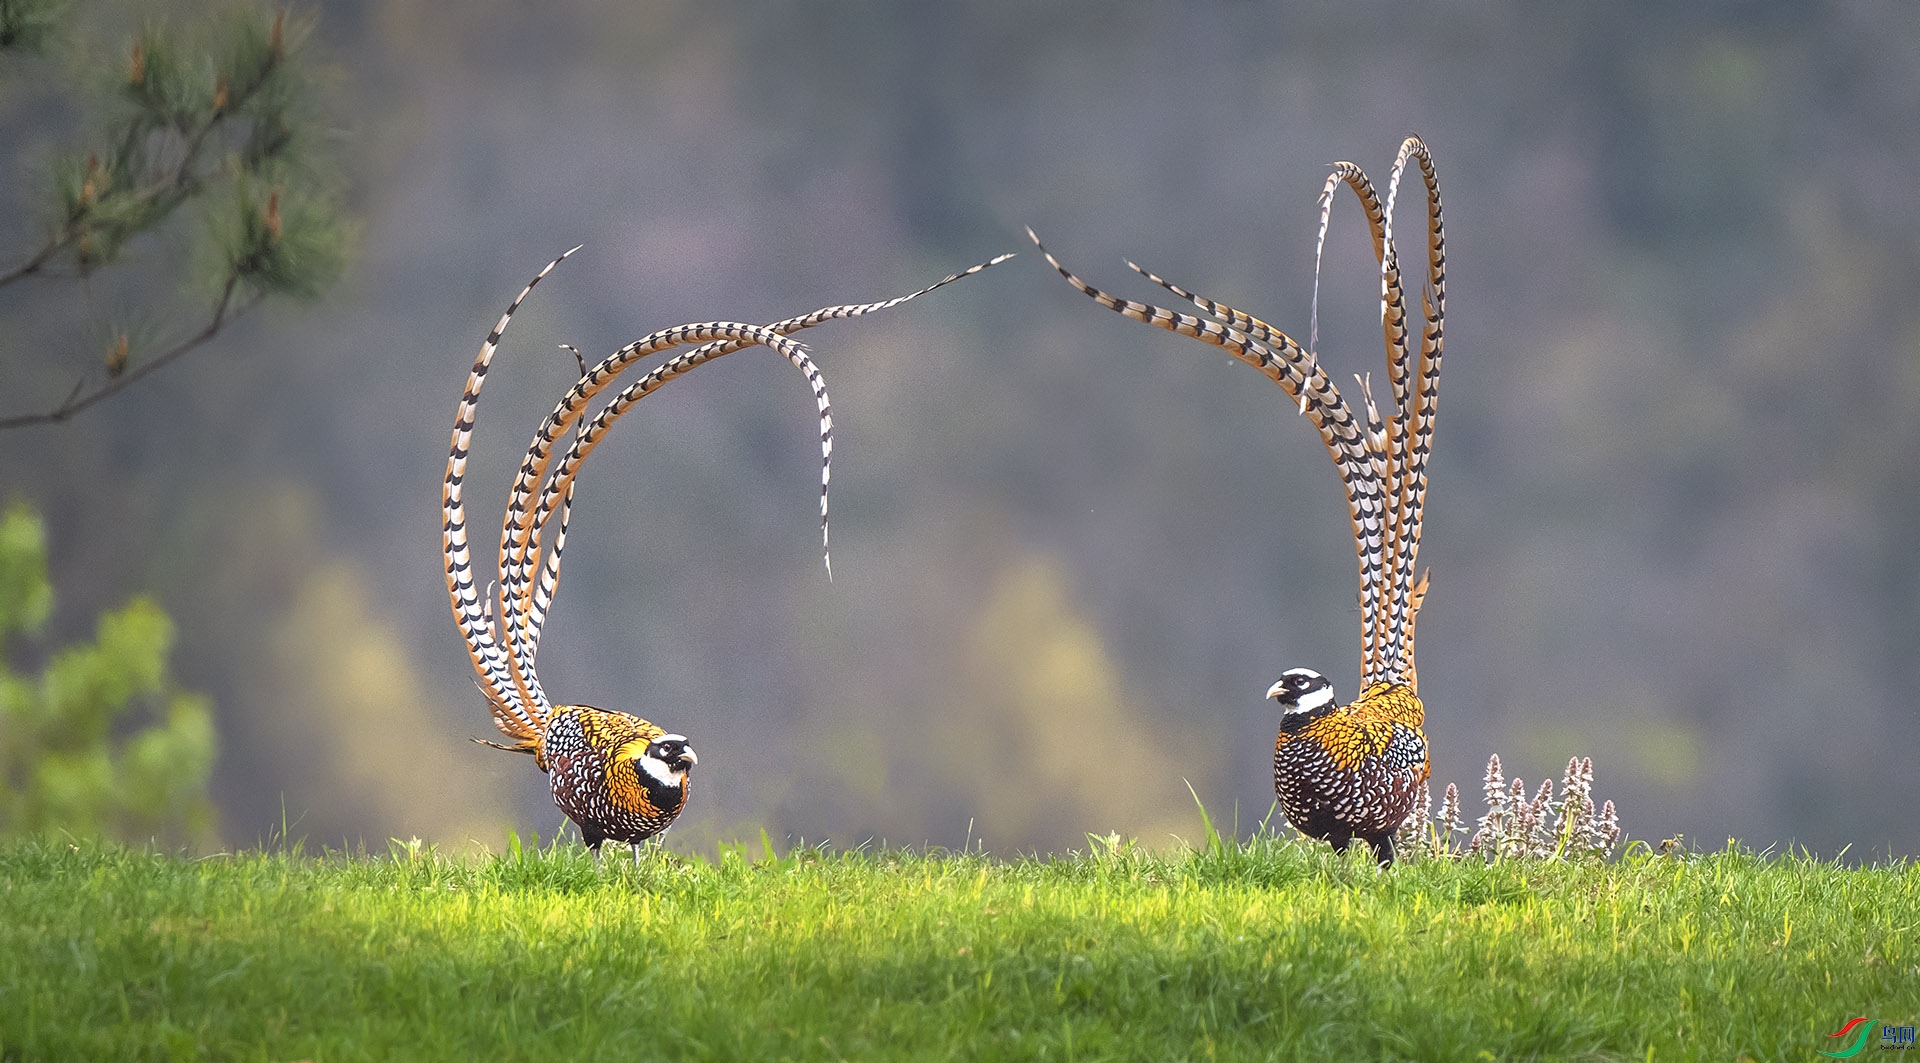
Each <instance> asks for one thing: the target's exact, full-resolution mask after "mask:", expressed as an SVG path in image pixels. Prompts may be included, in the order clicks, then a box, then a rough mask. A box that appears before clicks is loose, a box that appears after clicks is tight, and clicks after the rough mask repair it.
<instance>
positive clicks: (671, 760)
mask: <svg viewBox="0 0 1920 1063" xmlns="http://www.w3.org/2000/svg"><path fill="white" fill-rule="evenodd" d="M698 763H700V758H699V757H696V756H694V755H693V747H691V746H689V745H687V736H686V735H661V736H660V737H658V738H656V739H654V740H653V741H651V742H649V743H647V751H646V752H645V753H642V754H640V756H639V758H637V759H636V760H635V761H634V764H635V765H636V766H637V767H638V768H639V769H640V770H641V772H643V773H644V774H645V775H646V776H647V777H648V778H650V779H652V780H653V781H654V782H656V783H659V784H660V785H662V786H666V787H679V786H683V785H685V784H686V781H687V772H688V771H689V770H690V769H692V767H693V766H694V765H695V764H698Z"/></svg>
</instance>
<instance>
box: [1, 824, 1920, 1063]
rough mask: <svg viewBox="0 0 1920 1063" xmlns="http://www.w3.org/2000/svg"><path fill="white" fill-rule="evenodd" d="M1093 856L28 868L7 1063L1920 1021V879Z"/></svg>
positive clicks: (1294, 848)
mask: <svg viewBox="0 0 1920 1063" xmlns="http://www.w3.org/2000/svg"><path fill="white" fill-rule="evenodd" d="M1091 849H1092V851H1091V852H1090V853H1088V854H1084V855H1080V856H1077V857H1073V858H1060V859H1054V860H1012V861H1004V860H998V859H993V858H989V857H985V856H980V855H953V854H946V855H941V854H935V855H917V854H912V853H905V852H895V851H882V852H871V853H870V852H853V853H823V852H820V851H818V850H807V849H802V850H797V851H795V852H791V853H789V854H787V855H786V856H784V857H778V858H769V859H762V860H757V861H756V860H749V859H747V858H746V857H744V856H742V855H739V854H737V853H730V854H725V855H722V856H721V857H720V858H719V859H718V860H717V861H714V862H703V861H697V860H696V861H691V862H689V861H684V860H681V859H679V858H676V857H672V856H660V857H656V858H655V859H654V860H653V861H652V862H650V863H649V864H648V866H645V867H643V868H640V869H638V870H636V869H634V868H633V867H632V866H631V864H630V862H629V861H627V860H626V859H625V858H624V854H622V855H621V858H620V859H609V860H608V861H607V864H606V867H605V869H604V870H602V869H596V867H595V865H594V862H593V860H592V858H591V857H590V856H589V855H588V854H587V853H586V852H585V851H584V850H582V849H580V848H578V847H577V846H573V847H562V848H560V849H558V850H547V851H534V850H531V849H528V850H525V851H519V852H513V853H509V854H507V855H505V856H502V857H497V858H476V859H458V858H451V857H446V856H442V855H438V854H435V853H433V852H432V851H430V850H429V851H424V852H422V851H418V850H415V851H411V852H410V851H408V850H406V849H404V848H397V849H396V851H395V852H394V853H393V854H391V855H390V856H386V857H380V858H377V859H374V858H366V857H359V858H346V857H341V856H331V857H303V856H298V855H289V854H284V853H283V854H259V853H245V854H234V855H220V856H213V857H208V858H204V859H200V860H186V859H181V858H178V857H172V856H166V855H158V854H152V853H146V852H140V851H132V850H126V849H120V848H113V847H104V846H91V845H87V844H72V843H67V842H14V843H7V844H5V845H0V1058H3V1059H7V1060H14V1059H21V1060H38V1059H58V1058H85V1059H142V1058H156V1059H189V1058H192V1059H198V1058H215V1059H223V1058H241V1059H262V1060H299V1059H312V1060H323V1061H333V1060H350V1059H471V1058H513V1059H534V1058H553V1059H646V1058H668V1059H755V1060H758V1059H781V1058H792V1059H838V1058H846V1059H875V1058H913V1059H928V1058H933V1059H938V1058H953V1059H995V1058H1015V1059H1141V1060H1169V1059H1201V1058H1207V1059H1211V1058H1228V1059H1249V1058H1250V1059H1260V1058H1278V1059H1290V1058H1309V1057H1312V1058H1332V1059H1353V1060H1365V1059H1466V1060H1471V1059H1525V1058H1537V1059H1632V1060H1643V1059H1647V1058H1654V1059H1674V1058H1688V1059H1694V1058H1697V1059H1722V1060H1725V1059H1736V1058H1740V1057H1747V1058H1751V1059H1755V1060H1770V1059H1820V1058H1823V1057H1820V1056H1817V1055H1816V1054H1815V1049H1816V1048H1828V1049H1832V1048H1836V1047H1838V1046H1841V1043H1840V1042H1838V1041H1832V1040H1827V1039H1826V1038H1825V1037H1824V1035H1826V1034H1828V1033H1831V1032H1832V1031H1834V1030H1836V1029H1838V1028H1839V1027H1840V1026H1841V1025H1842V1024H1843V1023H1844V1022H1845V1021H1846V1020H1847V1019H1848V1018H1850V1017H1853V1016H1858V1015H1866V1016H1868V1017H1870V1018H1871V1019H1872V1020H1873V1021H1874V1022H1879V1023H1888V1022H1891V1023H1896V1024H1897V1023H1912V1022H1913V1021H1914V1013H1915V1011H1916V1008H1917V1006H1920V946H1917V945H1916V940H1917V939H1920V867H1916V865H1915V864H1914V863H1913V862H1911V861H1903V862H1900V863H1897V864H1894V865H1892V866H1879V867H1870V868H1844V867H1840V866H1836V865H1835V864H1832V863H1824V862H1819V861H1813V860H1808V859H1797V858H1784V857H1768V858H1763V857H1760V856H1756V855H1754V854H1752V853H1749V852H1744V851H1740V850H1736V849H1731V848H1730V849H1729V850H1727V851H1724V852H1717V853H1712V854H1707V855H1700V856H1691V857H1685V858H1671V857H1660V856H1653V855H1650V854H1647V853H1645V852H1644V851H1643V852H1640V853H1637V854H1630V855H1629V856H1628V857H1627V858H1625V859H1624V860H1622V861H1620V862H1618V863H1612V864H1606V865H1600V864H1593V863H1584V864H1580V863H1575V864H1562V863H1550V864H1541V863H1531V864H1518V863H1509V864H1504V865H1497V866H1492V867H1488V866H1482V865H1476V864H1457V863H1453V862H1449V861H1438V862H1427V863H1418V864H1409V865H1403V866H1401V867H1398V868H1395V869H1393V870H1391V871H1387V872H1384V873H1383V872H1380V871H1377V870H1376V869H1375V868H1373V867H1372V866H1371V865H1369V864H1368V863H1367V862H1366V860H1365V859H1364V858H1363V857H1360V856H1359V855H1358V854H1357V853H1356V854H1355V855H1354V856H1353V857H1341V856H1336V855H1335V854H1333V853H1331V852H1330V851H1329V850H1327V848H1326V847H1325V846H1306V845H1301V844H1296V843H1291V842H1286V841H1282V840H1278V839H1257V840H1255V841H1253V842H1250V843H1246V844H1245V845H1242V846H1237V847H1236V846H1233V845H1231V844H1228V845H1225V846H1221V845H1218V844H1215V845H1211V846H1209V847H1207V848H1205V849H1203V850H1202V851H1199V852H1196V853H1191V854H1179V855H1171V856H1157V855H1150V854H1147V853H1144V852H1140V851H1136V850H1134V849H1132V848H1131V847H1129V846H1127V845H1125V844H1120V843H1112V842H1109V843H1105V844H1100V843H1096V844H1093V845H1092V846H1091ZM1877 1044H1878V1041H1877V1040H1875V1042H1874V1046H1870V1047H1875V1046H1877ZM1880 1058H1884V1056H1883V1055H1882V1056H1881V1057H1880Z"/></svg>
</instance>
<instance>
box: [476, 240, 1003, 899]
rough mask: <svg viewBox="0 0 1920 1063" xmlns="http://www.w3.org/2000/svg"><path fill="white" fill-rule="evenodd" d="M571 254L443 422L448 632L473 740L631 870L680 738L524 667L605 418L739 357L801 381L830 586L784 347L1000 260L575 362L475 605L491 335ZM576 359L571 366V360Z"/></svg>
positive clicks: (676, 793) (679, 781)
mask: <svg viewBox="0 0 1920 1063" xmlns="http://www.w3.org/2000/svg"><path fill="white" fill-rule="evenodd" d="M578 250H579V248H578V247H575V248H574V249H573V250H571V251H568V252H567V253H566V254H563V255H561V256H560V257H559V258H556V259H554V260H553V261H552V262H550V263H548V264H547V267H546V268H545V269H543V270H541V271H540V272H539V274H538V275H536V276H535V277H534V278H533V280H531V281H529V282H528V283H527V286H526V287H525V288H523V289H522V290H521V292H520V294H519V295H518V296H516V297H515V298H514V300H513V302H512V303H511V304H510V305H509V306H508V307H507V310H506V313H504V314H502V315H501V317H500V321H499V323H498V324H497V325H495V326H494V328H493V331H492V332H491V333H489V334H488V336H487V338H486V341H485V342H484V343H482V344H481V345H480V353H479V355H478V356H476V357H475V358H474V361H473V368H472V370H471V371H470V372H469V373H468V375H467V383H466V389H465V391H464V392H463V393H462V395H461V397H460V405H459V408H458V410H457V411H456V412H455V414H454V422H453V441H452V446H451V448H450V450H449V451H448V454H447V475H446V480H445V484H444V486H443V488H442V493H441V509H442V517H443V520H442V526H441V546H442V549H443V552H444V553H445V558H446V578H447V595H448V598H449V601H450V602H451V604H452V607H453V617H454V622H455V623H456V624H457V626H458V627H459V628H460V634H461V637H462V638H463V639H464V640H465V641H466V644H467V653H468V656H469V657H470V658H471V659H472V662H473V667H474V671H475V674H476V676H477V684H478V686H479V687H480V690H481V692H482V693H483V694H484V695H485V696H486V698H487V705H488V709H489V710H490V712H491V714H492V717H493V722H494V725H495V726H496V727H497V728H499V730H500V732H501V733H502V734H503V735H505V736H506V738H507V741H506V742H491V741H487V740H485V739H475V741H477V742H481V743H482V744H484V745H489V746H493V747H494V748H496V749H504V750H508V751H510V752H515V753H527V754H530V755H531V756H532V757H533V760H534V765H535V766H536V767H538V768H539V769H540V770H541V771H543V772H545V773H546V775H547V779H548V783H549V786H550V787H551V789H552V792H553V799H554V803H555V804H556V805H558V806H559V808H560V810H561V811H562V812H564V813H565V814H566V816H567V818H569V819H571V820H572V821H573V822H574V823H575V824H576V825H578V827H579V828H580V836H581V838H582V840H584V841H585V842H586V843H587V845H588V846H589V847H591V848H592V849H593V850H594V852H595V854H596V855H598V853H599V851H600V846H601V844H602V843H603V842H605V841H606V840H607V839H612V840H614V841H616V842H624V843H626V844H628V845H630V846H632V847H633V857H634V862H635V863H636V864H638V863H639V861H640V846H641V844H642V843H644V842H646V841H648V840H649V839H652V838H654V837H656V836H658V835H659V834H660V833H661V832H662V831H665V830H666V829H667V828H668V827H670V826H672V824H673V821H674V819H675V818H677V817H678V816H679V815H680V812H681V810H682V809H684V808H685V807H686V802H687V793H688V787H689V785H690V780H691V776H692V771H693V768H694V766H695V765H697V764H698V763H699V758H698V757H697V756H696V755H695V753H694V751H693V747H692V746H691V745H690V744H689V741H688V739H687V737H686V736H685V735H682V734H678V733H673V732H669V731H667V730H666V729H665V728H663V727H660V726H659V725H657V724H654V723H651V722H649V721H647V720H645V719H642V718H640V717H638V716H634V715H631V714H628V713H625V712H617V711H613V710H608V709H600V708H594V707H592V706H588V705H555V704H553V703H552V702H551V701H550V700H549V699H548V697H547V694H546V691H545V690H544V689H543V688H542V686H541V683H540V677H539V674H538V672H537V671H536V669H535V666H534V661H535V657H536V655H537V653H538V651H539V646H540V632H541V628H542V627H543V626H544V625H545V622H546V617H547V611H548V609H549V607H550V606H551V605H552V604H553V597H554V594H555V592H556V591H557V590H558V588H559V584H560V557H561V553H562V551H563V550H564V549H565V547H566V538H567V527H568V524H569V522H570V521H571V519H572V514H573V488H574V483H575V477H576V476H577V475H578V473H579V471H580V465H581V463H582V462H584V461H585V460H586V458H587V455H588V454H590V453H592V451H593V449H594V447H595V446H596V445H598V443H599V441H600V440H601V438H603V437H604V436H605V434H606V432H607V430H608V429H609V428H610V427H612V425H613V423H614V422H615V421H617V420H619V419H620V417H621V416H622V415H623V414H625V413H626V412H627V411H628V410H630V409H632V408H633V405H634V404H635V403H637V402H639V401H640V400H641V399H643V398H645V397H646V396H647V395H649V394H651V393H652V392H654V391H655V390H658V389H659V388H660V387H661V386H663V385H665V384H666V383H667V382H668V381H670V380H673V379H675V378H676V377H679V376H681V375H683V374H685V373H686V372H688V371H689V370H691V369H693V368H695V367H697V366H699V365H702V364H705V363H706V362H710V361H712V360H713V359H715V358H718V357H720V356H722V355H725V354H730V353H732V352H734V351H738V350H742V349H744V348H746V347H751V346H763V347H768V348H771V349H772V350H774V351H775V352H777V353H778V354H780V355H782V356H783V357H785V358H786V359H787V360H788V361H789V362H791V363H793V365H794V366H795V367H796V368H798V369H799V370H800V371H801V372H802V373H804V374H805V375H806V378H807V383H808V385H809V386H810V387H811V388H812V391H813V397H814V401H815V404H816V405H817V407H818V408H819V412H820V536H821V553H822V557H823V560H824V561H825V563H826V566H827V574H828V577H829V578H831V577H832V574H833V564H832V554H831V553H830V551H829V550H828V538H827V531H828V524H827V488H828V484H829V482H830V478H831V474H832V471H833V416H832V403H831V402H830V401H829V399H828V397H827V387H826V381H825V379H824V378H823V377H822V376H821V374H820V370H819V367H818V366H816V365H814V363H813V360H812V358H810V357H809V356H808V354H807V351H806V349H805V348H804V347H802V346H801V345H800V344H799V343H797V342H795V341H794V340H792V339H790V338H788V337H789V336H791V335H792V334H793V333H795V332H799V331H801V330H803V329H808V328H812V327H813V326H815V325H818V324H821V323H823V322H827V321H833V320H838V319H841V318H849V317H858V316H860V315H862V314H868V313H872V312H874V311H877V310H885V309H887V308H889V307H894V306H898V305H900V304H901V303H905V302H907V301H909V300H912V299H916V298H918V297H920V296H922V295H925V294H927V293H928V292H931V291H933V290H935V289H937V288H940V287H943V286H945V285H947V284H951V283H952V282H954V281H956V280H960V279H961V278H963V277H969V276H972V275H973V274H975V273H978V272H980V271H981V270H984V269H986V268H988V267H989V266H993V265H996V264H998V263H1000V262H1003V261H1005V260H1006V259H1008V258H1011V257H1012V256H1011V255H1001V256H999V257H997V258H994V259H993V260H991V261H988V262H984V263H981V264H980V265H977V266H974V267H972V268H970V269H966V270H963V271H961V272H959V273H956V274H954V275H952V276H950V277H947V278H945V279H943V280H941V281H940V282H938V283H936V284H933V285H929V286H928V287H926V288H923V289H921V290H919V291H917V292H914V293H912V294H911V295H904V296H900V297H897V298H894V299H888V300H885V301H882V302H877V303H863V304H857V305H848V306H830V307H825V308H823V309H820V310H815V311H813V312H812V313H810V314H802V315H800V316H798V317H791V318H787V319H786V320H784V321H778V322H775V323H773V324H771V325H749V324H742V323H739V322H727V321H710V322H704V323H698V324H689V325H680V326H677V327H675V328H670V329H665V330H662V331H660V332H655V333H652V334H650V335H648V336H645V337H643V338H641V339H639V340H635V341H634V342H632V343H630V344H628V345H626V346H625V347H622V348H620V349H619V350H618V351H615V352H614V353H613V354H611V355H609V356H607V357H606V358H605V359H603V360H601V361H600V362H599V363H597V364H595V365H593V366H592V367H586V366H585V364H584V362H583V363H582V372H581V376H580V380H579V382H578V383H576V384H574V385H573V387H572V388H570V389H569V390H568V391H567V393H566V395H565V396H564V397H563V398H562V399H561V400H560V402H559V404H558V405H557V406H555V407H554V409H553V412H552V413H550V414H548V415H547V418H546V420H545V421H543V422H542V423H541V425H540V429H539V431H538V432H537V433H536V434H535V435H534V438H533V442H532V444H531V445H530V446H529V447H528V449H527V454H526V457H525V458H524V459H523V460H522V461H521V463H520V468H519V471H518V473H517V474H516V475H515V477H514V480H513V487H512V491H511V493H510V495H509V497H508V501H507V508H506V514H505V517H504V518H503V520H502V522H501V530H500V552H499V579H498V581H497V582H495V583H493V584H492V585H491V586H489V587H488V589H487V593H486V597H485V599H484V600H483V599H482V597H481V593H480V590H479V587H478V584H477V582H476V580H475V576H474V569H473V555H472V550H471V546H470V543H469V541H468V536H467V511H466V506H465V503H464V500H463V497H462V488H463V487H464V486H465V481H466V475H467V459H468V456H469V454H470V452H471V447H472V439H473V427H474V417H475V410H476V407H477V406H478V403H479V399H480V389H481V386H482V385H483V384H485V383H486V377H487V371H488V368H489V367H490V366H491V365H492V362H493V356H494V353H495V351H496V350H497V349H498V348H499V345H500V339H501V336H502V334H504V333H505V332H506V329H507V325H508V323H509V322H510V321H512V320H513V315H514V313H515V312H516V311H518V310H519V308H520V304H521V303H522V302H523V301H525V299H526V298H527V296H528V294H530V293H531V292H532V291H533V289H534V287H535V286H536V285H538V284H539V283H540V281H541V280H542V279H544V278H545V277H546V276H547V274H548V273H550V272H552V270H553V268H554V267H555V266H558V265H559V264H560V263H561V262H563V261H565V260H566V259H567V257H568V256H569V255H572V254H573V253H574V251H578ZM563 346H564V345H563ZM687 346H691V347H692V348H693V349H692V350H689V351H685V352H683V353H681V354H678V355H675V356H674V357H673V358H670V359H669V360H667V361H665V362H663V363H661V364H660V365H657V366H655V367H654V368H653V369H652V370H651V371H649V372H647V373H646V374H645V375H643V376H642V377H640V378H639V379H637V380H634V381H633V382H631V383H630V384H628V385H627V386H626V387H625V388H623V389H621V390H620V391H619V392H618V393H617V394H615V396H614V397H613V398H612V399H611V400H609V401H608V402H606V403H605V404H604V405H602V406H601V407H600V408H599V410H598V411H597V412H595V413H594V414H593V415H592V416H588V414H587V408H588V404H589V403H591V402H592V401H593V399H594V398H595V397H596V396H598V395H599V394H600V393H601V392H603V391H605V390H606V389H607V387H608V386H610V385H611V384H612V383H613V382H614V381H615V380H616V379H617V378H618V377H619V376H620V375H621V374H622V373H623V372H624V371H625V370H626V369H628V368H630V367H631V366H633V365H634V364H635V363H637V362H639V361H640V360H641V359H643V358H645V357H647V356H648V355H651V354H656V353H661V352H665V351H669V350H673V349H675V348H678V347H687ZM569 349H571V348H569ZM574 353H575V357H576V358H577V357H579V352H578V351H575V352H574ZM569 432H571V439H570V441H569V443H568V445H567V446H566V448H565V450H564V451H563V452H561V453H560V454H559V457H558V461H557V463H556V461H555V452H556V450H557V449H558V447H559V443H560V441H562V440H563V439H566V438H567V436H568V433H569ZM556 512H557V513H558V516H559V522H558V524H557V526H556V527H555V528H554V531H553V534H552V542H551V544H550V546H551V549H550V550H547V549H545V548H543V541H544V540H545V539H546V533H547V526H548V525H549V524H550V523H552V521H553V518H554V516H555V514H556Z"/></svg>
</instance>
